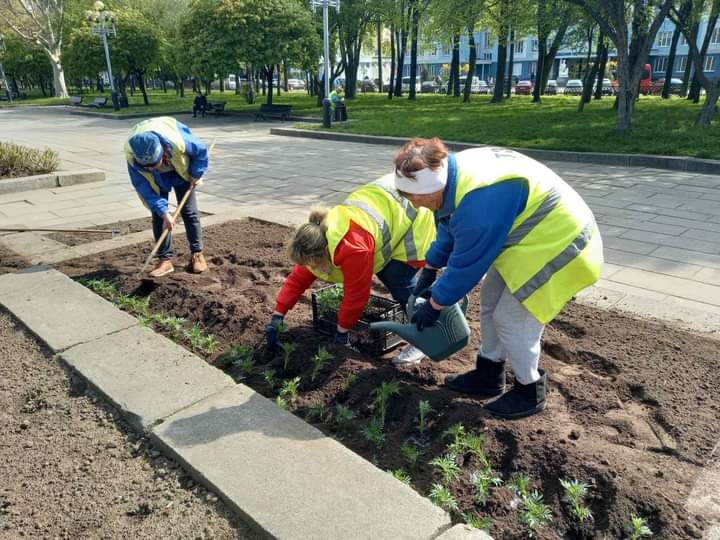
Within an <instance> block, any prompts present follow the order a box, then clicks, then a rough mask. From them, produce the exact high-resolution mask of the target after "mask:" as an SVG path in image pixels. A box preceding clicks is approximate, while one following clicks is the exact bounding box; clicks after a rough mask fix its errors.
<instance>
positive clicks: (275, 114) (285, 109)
mask: <svg viewBox="0 0 720 540" xmlns="http://www.w3.org/2000/svg"><path fill="white" fill-rule="evenodd" d="M291 114H292V105H267V104H263V105H260V110H259V111H258V112H257V113H256V114H255V121H256V122H257V120H258V118H262V119H263V120H266V119H268V118H279V119H280V120H282V121H283V122H284V121H285V120H290V115H291Z"/></svg>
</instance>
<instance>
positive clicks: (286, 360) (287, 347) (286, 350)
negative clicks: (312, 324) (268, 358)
mask: <svg viewBox="0 0 720 540" xmlns="http://www.w3.org/2000/svg"><path fill="white" fill-rule="evenodd" d="M280 348H281V349H282V353H283V371H287V370H288V367H290V355H291V354H292V353H294V352H295V345H293V344H292V343H281V344H280Z"/></svg>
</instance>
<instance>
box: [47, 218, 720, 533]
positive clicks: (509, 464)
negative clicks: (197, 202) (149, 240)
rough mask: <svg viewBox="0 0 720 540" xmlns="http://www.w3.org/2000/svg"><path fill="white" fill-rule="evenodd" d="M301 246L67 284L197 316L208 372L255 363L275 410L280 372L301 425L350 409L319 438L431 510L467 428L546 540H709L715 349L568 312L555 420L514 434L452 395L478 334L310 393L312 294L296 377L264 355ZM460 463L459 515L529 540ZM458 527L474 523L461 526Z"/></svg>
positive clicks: (220, 242) (132, 253) (108, 270)
mask: <svg viewBox="0 0 720 540" xmlns="http://www.w3.org/2000/svg"><path fill="white" fill-rule="evenodd" d="M290 234H291V233H290V231H289V230H288V229H286V228H283V227H279V226H274V225H271V224H266V223H260V222H255V221H250V222H231V223H228V224H225V225H220V226H215V227H208V228H207V229H206V231H205V241H206V249H205V253H206V256H207V258H208V260H209V263H210V270H209V272H207V273H205V274H202V275H192V274H189V273H186V272H184V271H176V272H175V273H174V274H171V275H169V276H167V277H165V278H162V279H159V280H154V281H153V280H142V281H139V280H137V279H135V278H134V274H135V272H136V271H137V268H138V266H139V265H140V264H141V263H142V261H143V260H144V258H145V257H146V256H147V254H148V252H149V248H147V249H146V250H141V249H138V248H137V247H132V248H123V249H118V250H115V251H112V252H106V253H103V254H101V255H97V256H93V257H89V258H84V259H81V260H75V261H70V262H68V263H65V264H63V265H62V266H61V267H60V270H62V271H64V272H66V273H67V274H68V275H70V276H72V277H75V278H79V277H86V278H89V277H92V278H106V279H111V280H116V281H117V282H118V284H119V287H120V288H121V289H122V290H123V291H124V292H127V293H134V294H137V295H142V296H148V297H149V298H150V306H151V309H152V310H153V311H156V312H163V313H165V314H168V315H176V316H181V317H186V318H187V319H188V322H187V324H188V325H189V324H192V323H193V322H199V323H200V324H201V325H202V327H203V328H204V329H205V331H206V332H209V333H212V334H213V335H214V336H215V337H216V338H217V339H218V340H219V343H220V346H219V347H218V349H217V352H216V353H215V354H214V355H212V356H210V357H207V358H206V360H207V361H209V362H214V361H215V360H216V359H217V357H218V355H219V354H220V353H221V352H222V351H224V350H227V349H229V348H230V347H231V346H236V345H245V346H249V347H253V348H255V355H254V361H255V366H256V370H255V372H254V373H252V374H244V373H242V371H241V368H240V367H239V366H238V367H235V366H232V365H230V366H224V368H225V369H226V370H228V372H229V373H230V374H231V375H233V376H234V377H235V378H236V380H242V381H243V382H245V383H246V384H248V385H249V386H251V387H252V388H254V389H256V390H257V391H258V392H260V393H261V394H263V395H265V396H267V397H270V398H274V397H275V396H276V395H277V393H278V386H279V384H278V382H275V384H274V386H270V385H269V384H268V383H267V382H266V380H265V378H264V376H263V374H262V373H263V371H264V370H265V369H268V368H271V369H274V370H275V372H276V379H289V378H292V377H296V376H299V377H301V378H302V383H301V385H300V392H299V396H298V398H297V400H296V402H295V403H294V411H295V412H296V414H298V415H299V416H301V417H306V416H307V414H308V412H309V408H310V406H311V405H313V404H320V403H322V404H325V405H327V406H328V407H329V408H330V410H333V408H334V406H335V404H343V405H346V406H348V407H350V408H351V409H352V411H353V412H354V414H355V420H354V421H353V423H352V425H351V427H350V428H349V429H348V430H347V431H345V432H342V433H341V432H338V431H337V428H336V426H335V424H334V422H333V421H332V415H326V416H324V417H323V419H322V421H319V422H318V421H315V425H316V426H317V427H319V428H320V429H322V430H323V431H324V432H325V433H327V434H329V435H331V436H334V437H336V438H338V439H340V440H341V441H342V442H343V443H344V444H345V445H347V446H348V447H349V448H351V449H352V450H354V451H355V452H357V453H359V454H360V455H362V456H364V457H365V458H367V459H369V460H372V461H374V462H375V463H376V464H377V465H378V466H379V467H380V468H382V469H385V470H395V469H399V468H403V469H404V470H405V471H406V472H407V473H409V474H410V476H411V477H412V485H413V487H414V488H415V489H417V490H418V491H419V492H420V493H421V494H423V495H427V494H428V493H429V491H430V489H431V486H432V484H433V483H435V482H438V481H439V479H438V477H437V476H436V474H437V473H435V476H434V473H433V471H432V468H431V467H430V466H429V465H428V461H430V460H431V459H433V458H435V457H437V456H439V455H441V454H443V453H444V452H445V450H446V445H447V443H448V442H449V440H448V438H447V437H445V436H444V435H443V434H444V433H445V431H446V430H447V429H448V428H449V427H450V426H452V425H454V424H456V423H457V422H461V423H462V424H463V425H464V426H465V428H466V430H467V431H476V432H479V433H482V434H483V435H484V438H485V450H486V452H487V454H488V456H489V457H490V461H491V464H492V467H493V469H494V470H495V471H496V472H498V473H499V474H500V475H501V476H502V478H503V479H504V480H506V481H507V480H508V479H510V478H511V477H513V476H514V475H516V474H518V473H524V474H527V475H528V476H529V477H530V483H531V489H537V490H538V491H539V492H540V493H542V494H543V496H544V499H545V501H546V502H547V503H548V504H549V505H550V508H551V510H552V514H553V521H552V524H551V525H550V526H548V527H545V528H544V529H542V530H541V531H540V533H539V534H538V537H539V538H547V539H549V538H558V537H562V538H593V539H601V538H626V537H627V536H628V525H629V523H630V516H631V515H632V514H638V515H640V516H642V517H644V518H645V519H647V521H648V524H649V526H650V528H651V529H652V530H653V531H654V533H655V536H656V537H657V538H667V539H683V540H684V539H688V538H700V537H701V536H702V531H703V529H704V528H705V526H706V522H705V520H704V518H703V517H702V516H696V515H691V514H689V513H688V511H687V510H686V508H685V505H686V502H687V498H688V496H689V493H690V491H691V489H692V486H693V484H694V482H695V480H696V479H697V477H698V475H700V474H702V467H703V466H704V465H705V464H706V459H708V457H709V456H710V455H711V452H712V450H713V448H714V447H715V445H716V444H717V442H718V439H719V438H720V426H719V425H718V422H717V418H718V416H719V415H720V393H718V392H717V391H716V389H717V388H718V387H719V386H720V369H719V368H720V358H719V357H720V355H719V354H718V351H719V350H720V346H719V344H718V342H717V341H713V340H710V339H706V338H703V337H699V336H695V335H693V334H689V333H687V332H684V331H680V330H677V329H675V328H673V327H670V326H667V325H664V324H660V323H655V322H651V321H646V320H638V319H633V318H629V317H627V316H624V315H622V314H619V313H616V312H613V311H602V310H598V309H594V308H590V307H587V306H583V305H579V304H575V303H570V304H569V305H568V306H567V307H566V309H565V310H564V311H563V312H562V313H561V314H560V315H559V316H558V317H557V319H556V320H555V321H554V322H553V323H552V324H550V325H549V326H548V327H547V329H546V332H545V337H544V342H543V349H542V358H541V367H543V368H544V369H546V370H547V372H548V376H549V394H548V405H547V408H546V410H545V411H544V412H543V413H541V414H539V415H536V416H533V417H530V418H526V419H522V420H517V421H508V420H501V419H497V418H493V417H492V416H489V415H488V414H486V413H485V412H484V411H483V410H482V404H483V401H481V400H478V399H475V398H472V397H467V396H463V395H460V394H457V393H455V392H452V391H450V390H448V389H446V388H444V387H443V386H442V381H443V379H444V377H445V375H447V374H450V373H454V372H458V371H464V370H467V369H471V368H472V367H474V357H475V351H476V350H477V346H478V343H479V339H480V336H479V335H478V333H479V332H478V329H477V326H478V325H477V323H475V324H473V326H474V327H475V328H474V329H473V336H472V342H471V346H468V347H467V348H466V349H465V350H464V351H462V352H461V353H459V354H456V355H454V356H453V357H452V358H450V359H448V360H445V361H443V362H437V363H434V362H431V361H428V360H424V361H423V362H422V363H421V364H420V365H416V366H408V367H401V368H396V367H394V366H392V365H391V364H390V361H389V359H388V358H387V357H386V358H370V357H367V356H365V355H363V354H360V353H357V352H353V351H349V350H346V349H338V348H333V347H330V350H331V351H332V352H333V354H334V355H335V359H334V360H333V361H332V362H330V363H329V364H328V365H327V366H325V368H324V369H323V370H322V371H321V372H320V375H319V376H318V377H317V378H316V379H315V380H314V381H313V380H311V377H310V374H311V373H312V362H311V360H310V359H311V357H312V356H313V355H314V354H315V352H316V351H317V349H318V346H320V345H326V346H327V341H326V340H327V338H326V337H323V336H319V335H317V334H316V333H315V332H314V331H313V329H312V314H311V305H310V299H309V296H310V295H309V294H306V295H305V296H304V297H303V298H302V299H301V301H300V302H299V303H298V305H297V306H296V307H295V309H294V310H292V311H291V312H290V313H289V314H288V316H287V317H286V324H287V325H288V326H289V328H290V330H289V332H288V334H287V335H286V336H287V337H285V339H286V340H291V341H292V342H293V343H294V344H295V345H296V347H297V351H296V352H295V353H294V354H293V356H292V357H291V363H290V367H289V369H288V371H287V372H283V368H282V359H281V358H280V355H273V354H270V353H268V352H267V351H266V350H265V349H264V348H263V347H262V346H261V345H260V344H261V343H262V341H263V331H264V326H265V325H266V324H267V323H268V321H269V318H270V313H271V311H272V309H273V305H274V297H275V294H276V292H277V290H278V288H279V287H280V286H281V284H282V282H283V280H284V278H285V276H286V275H287V274H288V272H289V270H290V265H289V264H288V261H287V259H286V256H285V250H284V245H285V244H286V241H287V239H288V237H289V235H290ZM176 248H177V250H178V252H179V254H180V255H181V256H182V257H183V258H185V257H186V256H187V252H186V251H185V250H186V249H187V248H186V246H185V242H182V241H180V242H176ZM317 286H318V288H319V287H320V286H322V284H321V283H318V284H317ZM478 306H479V302H478V291H475V292H474V293H473V296H472V298H471V307H470V310H469V318H470V320H471V321H478V319H479V317H478V309H479V308H478ZM509 373H510V372H509ZM391 380H396V381H399V383H400V386H401V394H400V397H395V398H392V399H391V401H390V404H389V408H388V411H387V423H386V426H385V435H386V441H385V445H384V447H383V448H382V449H381V450H377V449H376V448H375V447H374V446H373V445H372V444H371V443H369V442H368V441H367V440H366V439H365V438H364V437H363V436H362V432H361V430H362V428H363V427H365V426H366V425H367V424H368V422H369V420H370V418H371V416H372V414H373V413H372V411H371V409H370V402H371V401H372V398H373V396H372V392H373V390H374V389H375V388H377V387H378V386H379V385H380V383H382V382H384V381H391ZM420 400H427V401H429V402H430V404H431V406H432V408H433V409H434V411H435V412H434V413H433V414H432V415H431V416H430V422H429V428H428V430H427V431H426V434H425V435H423V436H421V435H420V434H419V432H418V429H417V421H416V417H417V407H418V402H419V401H420ZM409 439H410V440H413V441H415V442H416V443H417V444H418V445H419V447H420V451H421V453H420V458H419V460H418V462H417V465H415V466H411V465H409V464H408V463H407V462H406V461H405V460H404V459H403V456H402V452H401V447H402V445H403V444H404V443H405V442H406V441H408V440H409ZM460 459H461V461H462V465H463V468H462V479H461V480H460V481H455V482H452V483H451V484H450V487H451V490H452V492H453V494H454V496H455V498H456V499H457V501H458V503H459V506H460V509H461V511H462V512H472V513H475V514H476V515H478V516H489V517H490V518H491V519H492V521H493V526H492V530H491V533H492V534H493V535H494V536H495V537H496V538H498V539H521V538H527V537H528V532H527V530H526V529H524V528H523V525H521V523H520V521H519V510H518V509H517V500H515V499H514V497H513V495H512V494H511V492H510V490H509V489H508V488H507V487H504V486H503V487H498V488H493V489H492V491H491V496H490V499H489V502H488V503H487V505H485V506H478V505H476V504H475V503H474V502H473V492H472V486H471V483H470V480H469V478H470V474H471V472H472V471H473V470H475V469H476V468H477V467H478V466H479V463H478V462H477V459H476V458H475V457H473V456H471V455H464V456H460ZM564 478H567V479H578V480H582V481H584V482H587V483H588V484H590V488H591V491H590V495H589V497H588V499H587V504H588V505H589V506H590V509H591V510H592V514H593V516H594V517H593V520H592V521H591V522H590V523H589V524H588V523H587V522H586V525H585V526H584V527H578V526H575V525H573V519H572V517H571V514H570V510H569V508H568V506H567V504H566V503H564V502H562V500H561V499H562V495H563V491H562V489H561V486H560V480H561V479H564ZM453 517H454V519H456V520H458V521H461V520H462V516H461V515H460V514H459V513H453Z"/></svg>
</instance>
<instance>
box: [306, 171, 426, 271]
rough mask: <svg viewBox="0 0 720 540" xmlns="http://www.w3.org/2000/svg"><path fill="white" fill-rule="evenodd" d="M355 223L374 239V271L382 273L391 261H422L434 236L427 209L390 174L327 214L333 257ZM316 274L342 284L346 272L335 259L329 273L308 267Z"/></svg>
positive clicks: (329, 247)
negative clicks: (416, 204) (412, 201)
mask: <svg viewBox="0 0 720 540" xmlns="http://www.w3.org/2000/svg"><path fill="white" fill-rule="evenodd" d="M350 222H355V223H356V224H357V225H359V226H360V227H362V228H363V229H364V230H366V231H368V232H369V233H370V234H372V236H373V238H374V239H375V258H374V264H373V270H374V272H375V273H378V272H380V271H381V270H382V269H383V268H385V266H386V265H387V264H388V263H389V262H390V261H391V260H392V259H395V260H398V261H404V262H406V261H423V260H425V254H426V253H427V250H428V249H429V247H430V244H432V241H433V240H434V239H435V220H434V218H433V214H432V212H431V211H430V210H428V209H427V208H420V209H416V208H415V207H414V206H413V205H412V204H410V202H409V201H408V200H406V199H404V198H403V197H401V196H400V194H399V193H398V192H397V190H396V189H395V182H394V175H393V174H388V175H385V176H383V177H382V178H380V179H378V180H376V181H375V182H372V183H370V184H366V185H364V186H362V187H361V188H359V189H357V190H355V191H353V192H352V193H350V195H348V197H347V199H345V200H344V201H343V202H342V203H341V204H339V205H338V206H335V207H333V208H332V209H331V210H330V212H329V213H328V216H327V221H326V223H327V232H326V234H325V237H326V238H327V242H328V250H329V252H330V255H331V260H332V259H333V258H334V256H335V250H336V249H337V246H338V244H339V243H340V241H341V240H342V239H343V238H344V236H345V235H346V234H347V232H348V230H350ZM308 268H309V270H310V271H311V272H312V273H313V274H315V275H316V276H317V277H319V278H321V279H324V280H325V281H329V282H331V283H342V282H343V274H342V271H341V269H340V267H339V266H336V265H335V263H334V261H333V262H332V263H331V270H330V272H328V273H325V272H322V271H320V270H317V269H315V268H311V267H308Z"/></svg>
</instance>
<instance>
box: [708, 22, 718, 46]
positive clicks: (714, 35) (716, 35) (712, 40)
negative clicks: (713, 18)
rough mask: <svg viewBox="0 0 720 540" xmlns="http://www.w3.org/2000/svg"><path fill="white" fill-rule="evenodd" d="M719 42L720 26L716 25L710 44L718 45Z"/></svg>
mask: <svg viewBox="0 0 720 540" xmlns="http://www.w3.org/2000/svg"><path fill="white" fill-rule="evenodd" d="M718 43H720V26H716V27H715V30H713V33H712V36H710V45H717V44H718Z"/></svg>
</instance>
